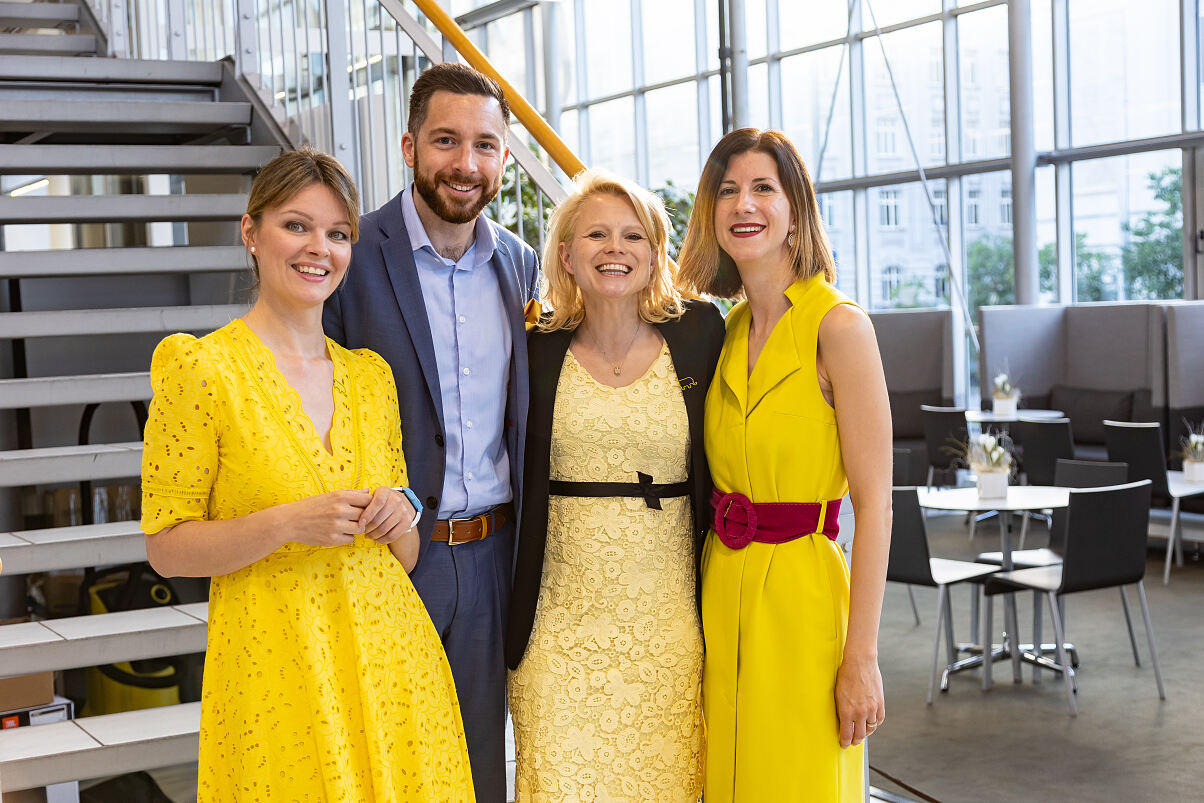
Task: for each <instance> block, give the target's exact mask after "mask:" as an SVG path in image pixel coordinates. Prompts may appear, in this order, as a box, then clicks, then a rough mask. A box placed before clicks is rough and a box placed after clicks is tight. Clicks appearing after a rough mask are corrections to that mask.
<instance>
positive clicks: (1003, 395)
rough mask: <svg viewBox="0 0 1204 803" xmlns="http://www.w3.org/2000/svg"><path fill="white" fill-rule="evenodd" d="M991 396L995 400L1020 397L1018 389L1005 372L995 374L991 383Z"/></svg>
mask: <svg viewBox="0 0 1204 803" xmlns="http://www.w3.org/2000/svg"><path fill="white" fill-rule="evenodd" d="M991 395H992V396H994V397H995V398H996V399H1017V398H1019V397H1020V388H1018V387H1016V384H1015V383H1014V382H1012V380H1011V379H1010V378H1009V377H1008V375H1007V371H1004V372H1003V373H1001V374H996V376H995V379H994V381H992V383H991Z"/></svg>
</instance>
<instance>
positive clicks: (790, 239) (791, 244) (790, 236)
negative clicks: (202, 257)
mask: <svg viewBox="0 0 1204 803" xmlns="http://www.w3.org/2000/svg"><path fill="white" fill-rule="evenodd" d="M786 247H787V248H794V224H793V223H792V224H791V225H790V233H789V234H787V235H786ZM251 250H252V251H254V250H255V249H253V248H252V249H251Z"/></svg>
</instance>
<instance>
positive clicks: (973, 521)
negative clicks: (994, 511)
mask: <svg viewBox="0 0 1204 803" xmlns="http://www.w3.org/2000/svg"><path fill="white" fill-rule="evenodd" d="M977 524H978V516H977V514H975V513H974V511H972V510H971V511H970V540H971V541H973V540H974V527H975V525H977Z"/></svg>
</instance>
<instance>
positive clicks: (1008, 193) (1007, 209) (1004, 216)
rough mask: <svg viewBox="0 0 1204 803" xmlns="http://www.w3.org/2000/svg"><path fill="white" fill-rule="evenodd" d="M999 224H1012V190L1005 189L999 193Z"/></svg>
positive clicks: (1009, 188)
mask: <svg viewBox="0 0 1204 803" xmlns="http://www.w3.org/2000/svg"><path fill="white" fill-rule="evenodd" d="M999 222H1000V223H1006V224H1008V225H1009V226H1010V225H1011V224H1012V188H1011V187H1004V188H1003V189H1001V190H1000V191H999Z"/></svg>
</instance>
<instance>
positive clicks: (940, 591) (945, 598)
mask: <svg viewBox="0 0 1204 803" xmlns="http://www.w3.org/2000/svg"><path fill="white" fill-rule="evenodd" d="M948 603H949V586H939V587H937V592H936V638H934V639H933V641H932V671H931V672H930V673H929V675H928V704H929V705H932V696H933V695H934V694H936V670H937V665H938V664H939V663H940V660H941V624H942V622H941V620H942V619H944V618H945V617H946V616H948V615H949V610H948V608H949V604H948Z"/></svg>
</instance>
